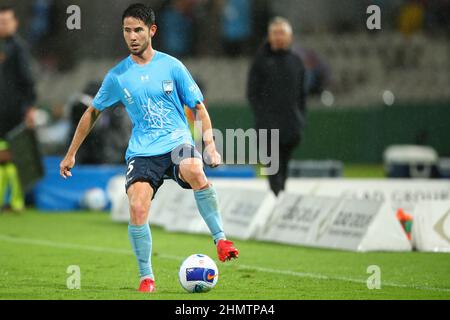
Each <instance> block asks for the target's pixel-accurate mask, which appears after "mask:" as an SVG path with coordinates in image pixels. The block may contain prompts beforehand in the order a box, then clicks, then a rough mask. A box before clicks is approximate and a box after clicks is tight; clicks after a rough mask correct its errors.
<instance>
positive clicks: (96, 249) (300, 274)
mask: <svg viewBox="0 0 450 320" xmlns="http://www.w3.org/2000/svg"><path fill="white" fill-rule="evenodd" d="M0 241H3V242H10V243H22V244H30V245H38V246H45V247H53V248H61V249H74V250H84V251H93V252H101V253H113V254H124V255H130V256H131V255H133V252H132V251H131V249H130V250H127V249H112V248H105V247H94V246H88V245H79V244H72V243H56V242H53V241H48V240H37V239H26V238H15V237H10V236H5V235H0ZM155 258H163V259H168V260H176V261H179V262H181V261H183V260H184V259H185V258H183V257H179V256H174V255H168V254H158V255H156V256H155ZM237 268H238V269H246V270H254V271H259V272H265V273H273V274H281V275H288V276H294V277H300V278H312V279H319V280H338V281H344V282H353V283H361V284H366V281H367V280H362V279H355V278H348V277H336V276H327V275H323V274H320V273H308V272H297V271H291V270H279V269H272V268H263V267H258V266H250V265H244V264H239V265H238V266H237ZM382 286H386V287H397V288H408V289H416V290H423V291H439V292H450V289H446V288H436V287H428V286H414V285H405V284H399V283H395V282H387V281H383V282H382Z"/></svg>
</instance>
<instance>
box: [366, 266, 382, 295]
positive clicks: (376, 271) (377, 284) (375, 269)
mask: <svg viewBox="0 0 450 320" xmlns="http://www.w3.org/2000/svg"><path fill="white" fill-rule="evenodd" d="M367 273H368V274H370V277H369V278H368V279H367V289H369V290H375V289H377V290H379V289H381V268H380V267H379V266H377V265H372V266H368V267H367Z"/></svg>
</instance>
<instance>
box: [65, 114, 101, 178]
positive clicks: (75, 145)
mask: <svg viewBox="0 0 450 320" xmlns="http://www.w3.org/2000/svg"><path fill="white" fill-rule="evenodd" d="M100 114H101V111H99V110H97V109H95V108H94V107H88V108H87V109H86V111H85V112H84V114H83V116H82V117H81V119H80V122H79V123H78V127H77V130H76V131H75V134H74V136H73V139H72V143H71V144H70V147H69V150H68V151H67V154H66V156H65V157H64V159H63V160H62V161H61V163H60V165H59V174H60V175H61V177H63V178H64V179H67V178H68V177H71V176H72V173H71V172H70V170H72V168H73V167H74V166H75V156H76V154H77V152H78V149H79V148H80V146H81V144H82V143H83V141H84V140H85V139H86V137H87V136H88V135H89V132H91V130H92V128H93V127H94V125H95V122H96V121H97V119H98V117H99V116H100Z"/></svg>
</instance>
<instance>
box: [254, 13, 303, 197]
mask: <svg viewBox="0 0 450 320" xmlns="http://www.w3.org/2000/svg"><path fill="white" fill-rule="evenodd" d="M292 42H293V32H292V26H291V24H290V23H289V21H288V20H286V19H284V18H281V17H277V18H275V19H273V20H272V22H270V24H269V29H268V41H267V43H265V44H264V46H263V47H262V48H261V49H260V50H259V52H258V53H257V55H256V57H255V59H254V61H253V64H252V66H251V68H250V73H249V77H248V85H247V97H248V100H249V102H250V105H251V107H252V110H253V113H254V116H255V120H256V129H258V130H261V129H267V130H271V129H278V130H280V131H279V132H280V150H279V171H278V173H277V174H275V175H272V176H269V183H270V187H271V189H272V191H273V192H274V193H275V195H278V194H279V193H280V192H281V191H282V190H284V188H285V184H286V180H287V177H288V164H289V161H290V159H291V157H292V152H293V150H294V148H295V147H296V146H298V145H299V144H300V142H301V139H302V131H303V127H304V123H305V114H306V101H305V100H306V88H305V83H304V78H305V68H304V65H303V62H302V60H301V59H300V58H299V56H298V55H297V54H295V53H293V52H292V50H291V46H292ZM269 136H270V135H269ZM268 142H269V146H268V148H267V150H271V146H270V144H271V141H270V139H269V141H268ZM271 157H273V155H271Z"/></svg>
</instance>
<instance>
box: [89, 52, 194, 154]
mask: <svg viewBox="0 0 450 320" xmlns="http://www.w3.org/2000/svg"><path fill="white" fill-rule="evenodd" d="M119 102H122V104H123V105H124V106H125V108H126V110H127V112H128V115H129V116H130V119H131V121H132V123H133V131H132V134H131V138H130V143H129V145H128V150H127V153H126V160H127V161H128V160H129V159H131V158H134V157H150V156H157V155H163V154H166V153H169V152H171V151H172V150H174V149H175V148H176V147H178V146H179V145H181V144H191V145H194V141H193V139H192V135H191V132H190V130H189V125H188V123H187V120H186V116H185V113H184V105H186V106H188V107H189V108H195V106H196V105H197V104H199V103H201V102H203V95H202V93H201V91H200V89H199V87H198V85H197V84H196V83H195V81H194V80H193V79H192V76H191V75H190V74H189V71H188V70H187V69H186V67H185V66H184V65H183V64H182V63H181V62H180V61H179V60H177V59H175V58H173V57H171V56H169V55H167V54H164V53H162V52H159V51H156V53H155V55H154V57H153V59H152V60H151V61H150V62H149V63H148V64H146V65H139V64H137V63H136V62H134V60H133V59H132V58H131V56H129V57H128V58H126V59H124V60H123V61H122V62H120V63H119V64H118V65H117V66H116V67H114V68H113V69H111V70H110V71H109V72H108V74H107V75H106V77H105V79H104V81H103V84H102V87H101V88H100V90H99V92H98V93H97V95H96V97H95V99H94V102H93V107H94V108H96V109H98V110H100V111H103V110H105V109H106V108H109V107H112V106H114V105H116V104H117V103H119Z"/></svg>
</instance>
